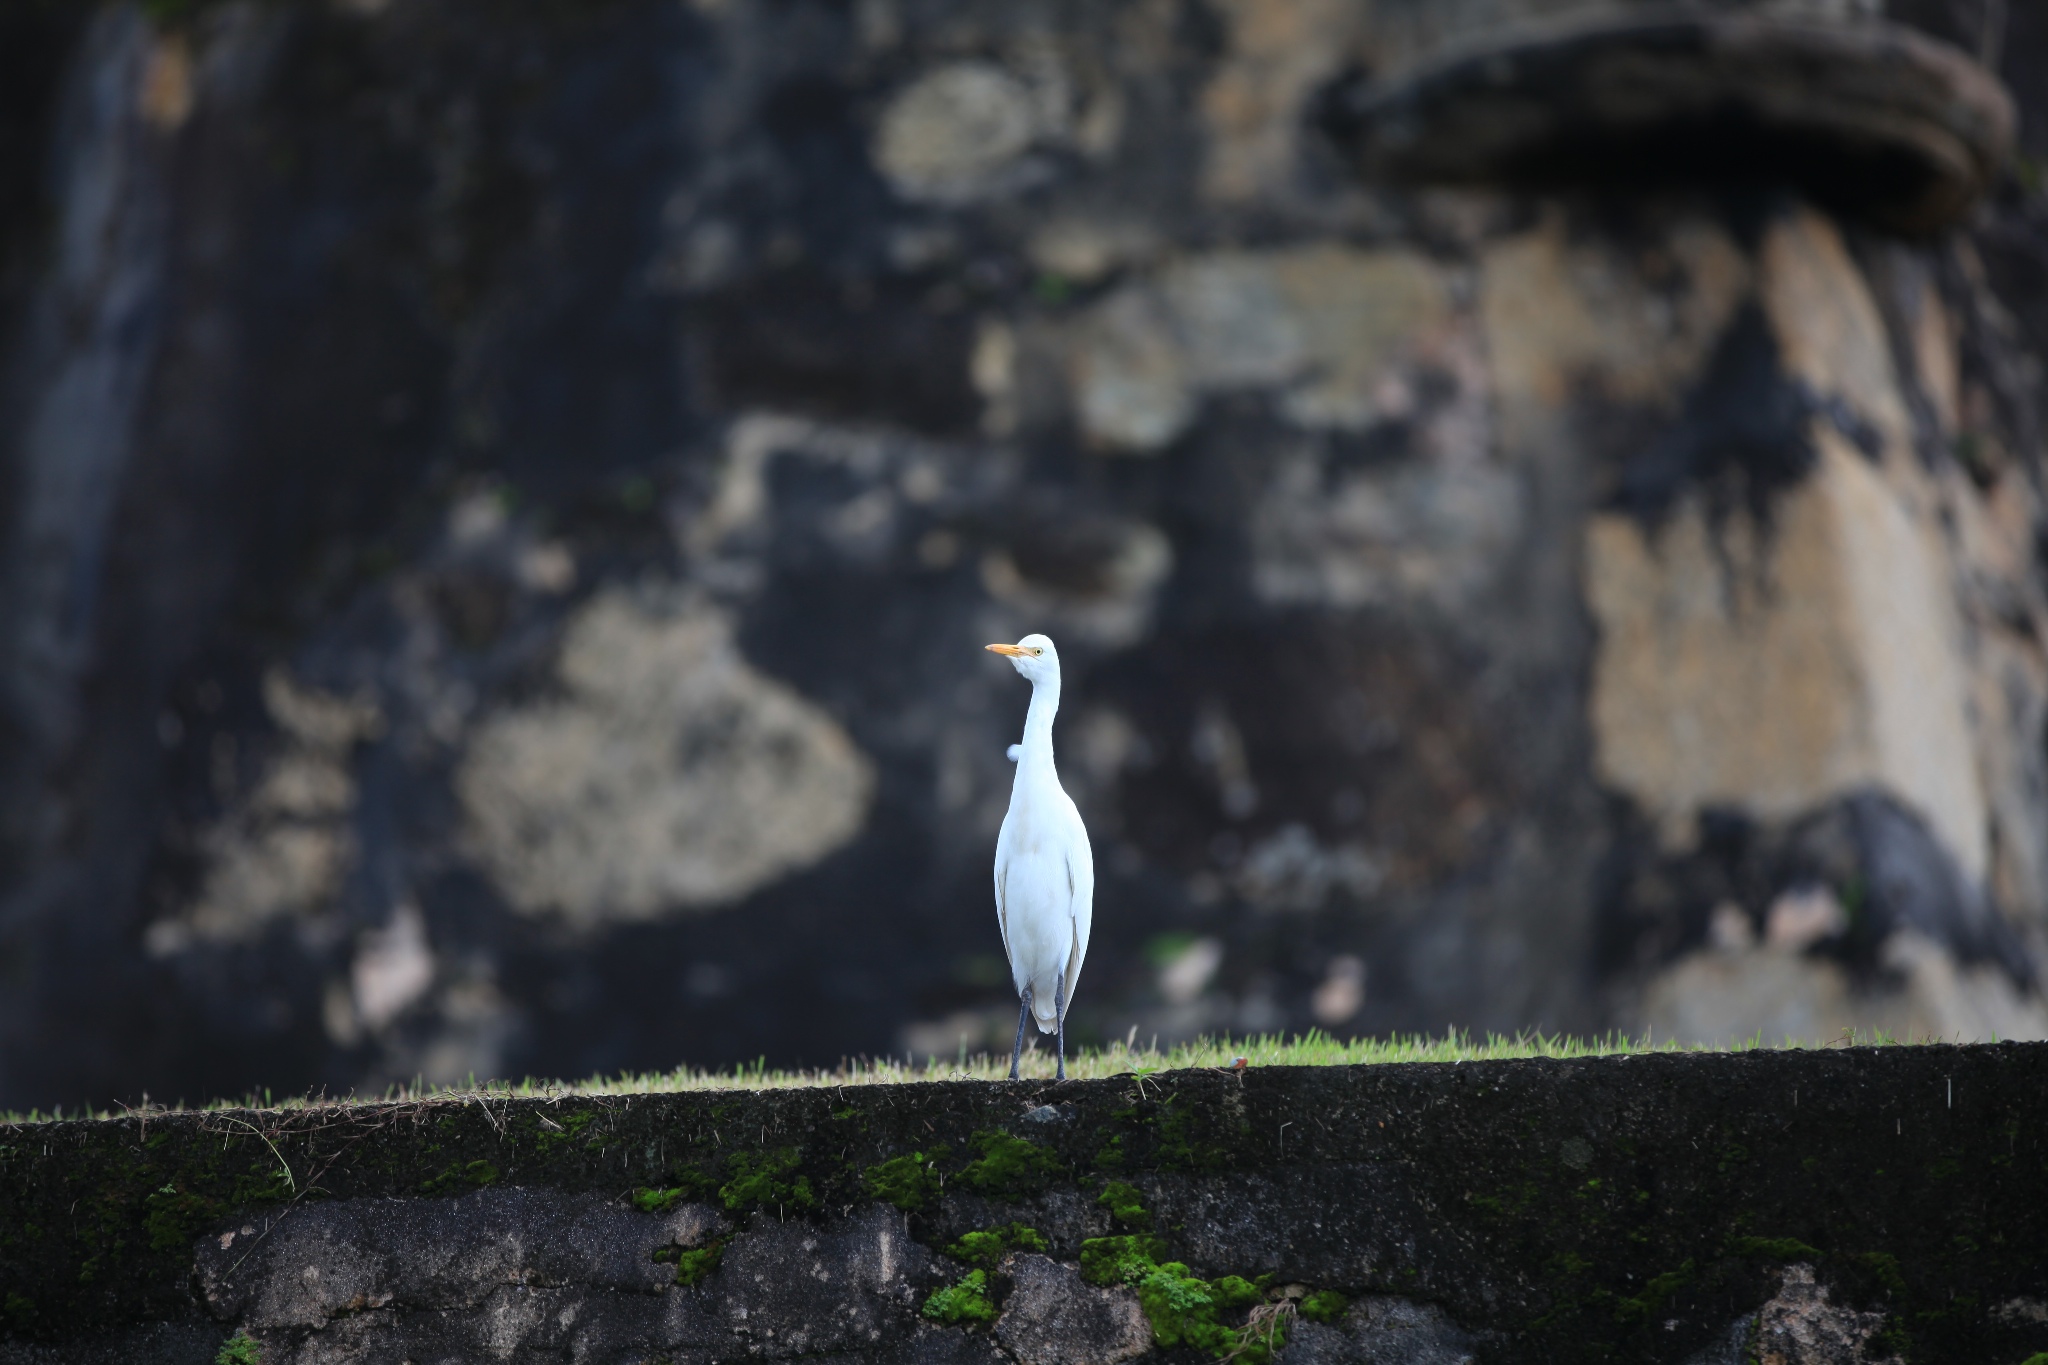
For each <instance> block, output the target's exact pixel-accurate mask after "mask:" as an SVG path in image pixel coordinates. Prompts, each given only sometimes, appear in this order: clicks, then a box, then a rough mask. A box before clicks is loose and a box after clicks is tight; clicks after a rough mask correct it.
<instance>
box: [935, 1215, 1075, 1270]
mask: <svg viewBox="0 0 2048 1365" xmlns="http://www.w3.org/2000/svg"><path fill="white" fill-rule="evenodd" d="M1049 1250H1051V1248H1050V1246H1049V1245H1048V1244H1047V1243H1046V1240H1045V1238H1044V1237H1042V1236H1040V1235H1039V1233H1038V1230H1037V1229H1036V1228H1027V1227H1025V1226H1024V1225H1023V1224H1022V1223H1011V1224H1010V1225H1009V1226H1007V1227H1000V1228H989V1229H987V1230H986V1231H982V1232H970V1233H968V1234H967V1235H966V1236H964V1237H962V1238H961V1239H960V1240H959V1241H957V1242H955V1243H953V1245H951V1246H949V1247H947V1248H946V1254H947V1255H948V1256H951V1257H952V1258H953V1259H954V1260H956V1261H965V1262H967V1264H969V1265H975V1266H980V1267H981V1268H982V1269H984V1270H994V1269H995V1268H996V1264H997V1263H998V1262H999V1261H1001V1260H1002V1259H1003V1257H1004V1256H1006V1255H1008V1254H1009V1253H1010V1252H1012V1251H1049Z"/></svg>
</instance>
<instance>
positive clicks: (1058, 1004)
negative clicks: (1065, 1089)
mask: <svg viewBox="0 0 2048 1365" xmlns="http://www.w3.org/2000/svg"><path fill="white" fill-rule="evenodd" d="M1052 1007H1053V1009H1054V1010H1056V1011H1058V1013H1059V1023H1058V1024H1057V1025H1056V1027H1057V1029H1058V1030H1059V1031H1058V1032H1056V1033H1055V1034H1053V1037H1054V1038H1055V1039H1056V1040H1057V1041H1056V1042H1055V1043H1054V1048H1055V1049H1056V1050H1057V1052H1058V1054H1059V1059H1060V1062H1059V1072H1058V1074H1057V1075H1056V1076H1055V1077H1054V1079H1055V1080H1061V1081H1063V1080H1065V1079H1066V1078H1067V978H1066V977H1065V976H1064V975H1062V976H1061V977H1060V979H1059V980H1057V981H1055V982H1053V984H1052Z"/></svg>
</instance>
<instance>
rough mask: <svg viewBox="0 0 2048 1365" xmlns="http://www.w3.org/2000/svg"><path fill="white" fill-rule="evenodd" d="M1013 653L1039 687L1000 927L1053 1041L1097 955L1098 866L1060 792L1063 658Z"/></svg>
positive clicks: (1029, 648)
mask: <svg viewBox="0 0 2048 1365" xmlns="http://www.w3.org/2000/svg"><path fill="white" fill-rule="evenodd" d="M992 648H995V647H994V646H992ZM1012 649H1014V650H1016V651H1017V652H1016V653H1015V654H1011V655H1010V659H1011V662H1012V663H1014V664H1015V665H1016V666H1017V671H1018V672H1019V673H1021V674H1023V675H1024V676H1025V677H1026V678H1028V679H1030V680H1031V709H1030V712H1029V713H1028V714H1027V715H1026V717H1025V721H1024V742H1023V744H1021V745H1019V746H1016V747H1017V749H1018V753H1017V756H1016V757H1017V773H1016V777H1015V780H1014V781H1013V783H1012V785H1011V787H1010V809H1009V812H1008V813H1007V814H1006V815H1004V817H1003V829H1002V833H1001V834H999V835H998V836H997V837H996V865H995V893H996V922H997V924H998V925H999V926H1000V927H1001V929H1002V934H1003V950H1004V951H1005V952H1006V953H1008V954H1009V958H1010V977H1011V980H1012V981H1013V982H1014V983H1015V985H1016V987H1017V994H1018V995H1019V996H1020V997H1022V998H1025V999H1028V1000H1029V1002H1030V1007H1031V1016H1032V1019H1033V1020H1034V1021H1035V1022H1036V1023H1037V1025H1038V1027H1039V1031H1040V1032H1043V1033H1052V1032H1054V1031H1055V1030H1057V1029H1058V1028H1059V1024H1060V1006H1061V1004H1072V1002H1073V999H1074V987H1075V984H1076V983H1077V982H1078V981H1079V980H1080V978H1081V963H1082V961H1083V959H1085V958H1086V957H1087V955H1088V929H1089V925H1090V922H1091V920H1092V918H1093V914H1094V904H1095V860H1094V857H1093V855H1092V854H1091V853H1090V851H1089V848H1088V830H1087V828H1086V827H1085V826H1084V825H1082V823H1081V813H1080V811H1078V810H1076V809H1075V808H1074V803H1073V801H1072V799H1071V798H1069V797H1068V796H1067V793H1066V791H1065V789H1064V788H1062V787H1061V786H1060V779H1059V772H1058V769H1057V768H1056V767H1055V766H1054V763H1053V755H1052V721H1053V716H1054V714H1055V713H1056V712H1057V711H1058V709H1059V702H1060V674H1059V656H1058V654H1057V653H1056V652H1054V650H1053V647H1052V641H1050V640H1048V639H1046V638H1045V637H1044V636H1043V635H1028V636H1026V637H1025V638H1024V639H1023V640H1021V641H1020V642H1018V644H1017V645H1014V646H1003V647H1001V649H1000V650H999V652H1003V653H1009V651H1010V650H1012Z"/></svg>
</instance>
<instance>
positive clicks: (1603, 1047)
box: [0, 1029, 1939, 1123]
mask: <svg viewBox="0 0 2048 1365" xmlns="http://www.w3.org/2000/svg"><path fill="white" fill-rule="evenodd" d="M1901 1041H1902V1040H1900V1039H1897V1038H1893V1037H1891V1036H1890V1035H1888V1034H1885V1033H1881V1032H1880V1033H1876V1034H1871V1035H1847V1034H1845V1035H1844V1036H1843V1037H1841V1038H1838V1039H1835V1040H1832V1041H1831V1042H1828V1043H1825V1044H1819V1043H1805V1042H1800V1041H1798V1040H1795V1039H1789V1038H1788V1039H1786V1040H1785V1041H1784V1042H1783V1043H1782V1044H1776V1045H1773V1044H1768V1043H1765V1042H1763V1040H1762V1039H1761V1038H1751V1039H1750V1040H1749V1041H1747V1042H1745V1043H1741V1044H1738V1045H1737V1046H1735V1047H1733V1048H1722V1047H1705V1046H1684V1045H1681V1044H1678V1043H1673V1042H1668V1041H1662V1040H1658V1041H1652V1040H1650V1039H1647V1038H1629V1037H1626V1036H1624V1035H1621V1034H1610V1035H1607V1036H1606V1037H1601V1038H1567V1037H1553V1036H1549V1035H1545V1034H1521V1035H1517V1036H1514V1037H1503V1036H1501V1035H1499V1034H1489V1035H1488V1036H1487V1037H1486V1038H1485V1039H1484V1040H1480V1039H1476V1038H1474V1037H1472V1036H1471V1035H1470V1034H1468V1033H1464V1032H1460V1031H1458V1030H1455V1029H1454V1030H1451V1031H1450V1032H1447V1033H1445V1034H1444V1035H1443V1036H1442V1037H1440V1038H1431V1037H1427V1036H1423V1035H1420V1034H1418V1035H1413V1036H1408V1037H1399V1036H1397V1037H1393V1038H1357V1039H1336V1038H1332V1037H1330V1036H1329V1035H1327V1034H1325V1033H1323V1032H1321V1031H1319V1030H1311V1031H1310V1032H1308V1033H1305V1034H1300V1035H1296V1036H1294V1037H1291V1038H1290V1037H1282V1036H1280V1035H1277V1034H1261V1035H1260V1036H1258V1037H1255V1038H1238V1039H1232V1038H1228V1037H1224V1038H1201V1039H1197V1040H1196V1041H1194V1042H1191V1043H1176V1044H1173V1045H1172V1046H1169V1047H1164V1048H1162V1047H1159V1046H1156V1045H1151V1046H1145V1045H1125V1044H1121V1043H1116V1044H1111V1045H1110V1046H1108V1047H1100V1048H1084V1049H1081V1050H1078V1051H1077V1052H1075V1053H1074V1054H1073V1055H1071V1056H1069V1057H1068V1058H1067V1075H1068V1076H1069V1077H1070V1078H1073V1079H1077V1080H1100V1079H1103V1078H1106V1077H1110V1076H1129V1075H1133V1074H1136V1075H1139V1076H1149V1075H1152V1074H1154V1073H1157V1072H1168V1071H1184V1070H1191V1069H1198V1068H1210V1069H1227V1068H1229V1067H1230V1066H1232V1065H1233V1064H1234V1063H1235V1062H1236V1060H1237V1059H1238V1058H1240V1057H1242V1058H1243V1059H1244V1061H1245V1064H1246V1065H1247V1066H1252V1067H1267V1066H1384V1065H1389V1064H1393V1063H1399V1062H1476V1061H1507V1060H1515V1059H1518V1058H1527V1057H1609V1056H1616V1055H1620V1054H1641V1053H1651V1052H1729V1051H1734V1052H1748V1051H1754V1050H1758V1049H1765V1048H1770V1047H1773V1046H1777V1047H1784V1048H1805V1047H1820V1046H1826V1047H1844V1046H1873V1045H1875V1046H1892V1045H1897V1044H1899V1043H1900V1042H1901ZM1930 1041H1939V1040H1930ZM1009 1069H1010V1059H1009V1058H1008V1057H1000V1056H994V1055H990V1054H981V1055H976V1056H970V1057H968V1058H966V1059H965V1060H964V1061H961V1060H957V1059H954V1058H950V1057H949V1058H938V1057H927V1058H926V1059H925V1060H924V1061H923V1062H921V1063H920V1062H917V1061H914V1060H911V1059H907V1058H865V1057H862V1058H854V1059H850V1060H847V1061H844V1062H841V1063H840V1064H839V1065H838V1066H837V1067H833V1068H831V1069H822V1068H821V1069H818V1070H811V1071H806V1070H790V1071H777V1070H770V1069H769V1068H768V1066H767V1065H766V1064H765V1063H762V1062H756V1063H754V1064H753V1065H751V1066H741V1067H737V1068H735V1069H733V1070H731V1071H708V1070H701V1069H697V1068H692V1067H682V1068H679V1069H677V1070H675V1071H662V1072H637V1073H628V1074H622V1075H618V1076H593V1077H591V1078H590V1079H588V1080H584V1081H573V1082H563V1081H545V1080H533V1079H528V1080H523V1081H477V1080H475V1079H474V1078H472V1079H471V1080H470V1081H469V1082H468V1083H467V1084H464V1085H452V1086H434V1085H424V1084H414V1085H410V1086H398V1087H393V1088H392V1089H390V1090H387V1091H385V1092H384V1093H383V1094H380V1095H351V1096H346V1097H343V1098H342V1099H341V1100H339V1101H337V1100H336V1099H335V1098H333V1097H329V1096H308V1097H304V1098H298V1099H285V1100H282V1101H279V1100H275V1099H273V1098H272V1097H271V1095H270V1094H269V1092H267V1091H266V1092H264V1093H263V1094H261V1095H249V1096H246V1097H244V1098H243V1099H241V1100H236V1101H216V1102H214V1103H212V1104H208V1105H203V1106H182V1105H177V1106H171V1108H173V1109H181V1108H186V1107H193V1108H204V1109H208V1110H216V1109H294V1108H304V1107H306V1106H308V1105H322V1104H333V1103H337V1102H342V1103H415V1102H419V1101H422V1100H456V1099H465V1098H474V1097H480V1096H481V1097H488V1098H492V1099H502V1098H506V1097H512V1098H520V1097H533V1098H541V1099H547V1098H553V1097H555V1096H558V1095H651V1094H665V1093H669V1092H673V1091H692V1090H786V1089H792V1088H798V1087H805V1086H848V1085H901V1084H905V1083H909V1082H914V1081H950V1080H977V1081H994V1080H1001V1079H1003V1078H1004V1077H1005V1076H1007V1075H1008V1074H1009ZM1023 1073H1024V1075H1025V1077H1026V1078H1027V1079H1030V1080H1039V1081H1045V1080H1051V1079H1052V1074H1053V1058H1052V1054H1051V1053H1050V1052H1049V1051H1043V1050H1036V1049H1033V1050H1027V1051H1026V1052H1025V1054H1024V1065H1023ZM120 1112H122V1111H120V1110H114V1111H107V1110H100V1111H94V1112H90V1113H86V1112H79V1111H73V1112H69V1113H67V1112H64V1111H61V1110H60V1111H55V1112H44V1111H41V1110H30V1111H29V1112H28V1113H25V1114H23V1113H10V1114H0V1123H39V1122H50V1121H53V1120H58V1119H80V1118H109V1117H114V1116H116V1115H117V1114H118V1113H120ZM151 1112H153V1113H155V1112H163V1106H152V1107H151Z"/></svg>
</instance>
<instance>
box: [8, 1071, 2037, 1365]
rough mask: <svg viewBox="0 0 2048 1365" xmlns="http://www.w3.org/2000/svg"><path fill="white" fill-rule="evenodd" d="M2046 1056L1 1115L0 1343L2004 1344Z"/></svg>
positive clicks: (1430, 1353)
mask: <svg viewBox="0 0 2048 1365" xmlns="http://www.w3.org/2000/svg"><path fill="white" fill-rule="evenodd" d="M2044 1066H2048V1046H2044V1045H2042V1044H2001V1045H1996V1046H1979V1047H1968V1048H1955V1047H1941V1046H1924V1047H1895V1048H1888V1049H1881V1050H1872V1049H1855V1050H1834V1051H1825V1050H1824V1051H1817V1052H1776V1053H1772V1052H1753V1053H1747V1054H1670V1053H1666V1054H1653V1055H1643V1056H1635V1057H1615V1058H1606V1059H1600V1060H1589V1061H1577V1062H1505V1063H1473V1064H1466V1065H1461V1066H1387V1067H1370V1068H1327V1069H1308V1068H1275V1069H1264V1070H1261V1069H1257V1068H1254V1069H1252V1070H1251V1071H1249V1072H1246V1073H1242V1074H1237V1073H1228V1072H1173V1073H1162V1074H1159V1075H1155V1076H1150V1077H1145V1078H1142V1079H1141V1078H1139V1077H1135V1076H1130V1077H1122V1078H1114V1079H1111V1080H1106V1081H1091V1082H1077V1083H1069V1084H1063V1085H1050V1084H1044V1083H1036V1082H1027V1083H1023V1084H1021V1085H1004V1084H986V1083H941V1084H927V1085H917V1086H896V1087H862V1088H849V1089H847V1090H845V1091H843V1092H838V1091H832V1090H810V1091H783V1092H752V1093H747V1092H729V1093H724V1094H692V1095H639V1096H632V1097H626V1096H617V1097H611V1098H608V1099H591V1098H585V1099H576V1098H563V1099H559V1100H552V1101H542V1100H506V1099H491V1100H489V1101H488V1102H487V1103H486V1102H484V1101H482V1100H472V1101H468V1102H462V1101H443V1102H438V1103H431V1104H406V1105H383V1106H353V1107H345V1106H333V1107H327V1108H321V1109H309V1110H296V1111H283V1110H243V1111H223V1112H219V1113H214V1114H162V1113H158V1114H152V1115H150V1116H148V1119H147V1122H146V1123H145V1122H144V1119H143V1118H142V1117H141V1116H131V1117H128V1118H124V1119H121V1120H114V1121H104V1122H98V1123H75V1122H74V1123H39V1124H26V1125H19V1126H14V1127H11V1128H7V1129H0V1285H5V1286H6V1290H5V1298H4V1300H0V1305H4V1307H0V1313H4V1316H0V1362H4V1365H31V1363H33V1365H59V1363H60V1362H61V1363H63V1365H69V1363H70V1362H82V1361H99V1360H116V1359H118V1360H122V1361H125V1362H130V1363H131V1365H132V1363H133V1362H146V1361H160V1362H165V1363H166V1365H169V1363H171V1362H193V1363H194V1365H198V1362H204V1361H209V1360H212V1359H213V1355H214V1353H215V1352H216V1351H217V1350H218V1349H219V1347H220V1344H221V1342H222V1341H223V1340H226V1339H228V1338H230V1337H231V1336H235V1335H240V1336H246V1337H247V1338H249V1339H251V1340H252V1341H254V1342H255V1343H257V1344H258V1345H259V1346H260V1349H261V1351H262V1355H263V1359H265V1360H267V1361H271V1362H274V1363H277V1365H283V1363H284V1362H299V1361H329V1360H333V1361H341V1360H350V1361H357V1360H367V1361H389V1362H394V1365H395V1362H399V1361H403V1360H450V1359H463V1360H467V1359H481V1358H494V1359H502V1360H510V1361H520V1362H524V1361H536V1362H537V1361H543V1360H560V1359H563V1358H565V1357H567V1358H571V1359H576V1360H591V1361H616V1362H634V1361H655V1360H689V1361H701V1362H722V1361H738V1360H744V1359H796V1358H817V1357H824V1358H829V1359H845V1360H861V1361H876V1362H881V1361H923V1362H932V1363H933V1365H938V1363H939V1362H991V1363H992V1362H998V1361H1017V1362H1024V1365H1116V1363H1117V1362H1122V1361H1128V1360H1137V1359H1141V1358H1142V1359H1146V1360H1157V1361H1160V1362H1162V1365H1163V1363H1164V1362H1168V1361H1188V1360H1198V1359H1214V1358H1216V1357H1217V1356H1218V1355H1222V1354H1227V1353H1228V1349H1230V1348H1232V1347H1234V1346H1236V1345H1242V1344H1245V1342H1246V1341H1247V1340H1248V1338H1247V1337H1246V1336H1242V1335H1233V1336H1231V1337H1228V1338H1221V1339H1217V1338H1212V1339H1210V1340H1209V1341H1208V1343H1207V1344H1206V1345H1203V1346H1202V1349H1199V1350H1191V1349H1190V1347H1191V1345H1193V1344H1200V1343H1201V1342H1202V1341H1203V1338H1201V1337H1199V1336H1195V1335H1192V1334H1191V1333H1192V1332H1193V1331H1194V1330H1195V1329H1197V1328H1199V1327H1200V1326H1201V1325H1202V1322H1203V1317H1202V1315H1201V1313H1199V1312H1197V1313H1196V1314H1195V1316H1192V1317H1191V1316H1190V1312H1191V1311H1192V1310H1198V1309H1200V1308H1201V1306H1202V1305H1203V1304H1207V1305H1209V1307H1208V1309H1207V1310H1206V1315H1207V1319H1206V1320H1207V1322H1208V1324H1209V1326H1210V1327H1211V1328H1212V1329H1218V1330H1227V1331H1228V1332H1230V1333H1233V1334H1238V1333H1244V1332H1246V1331H1247V1330H1248V1329H1251V1328H1253V1327H1254V1325H1255V1324H1261V1323H1262V1324H1264V1327H1263V1331H1264V1335H1263V1336H1260V1337H1258V1340H1259V1341H1261V1342H1265V1343H1268V1344H1273V1343H1276V1342H1277V1341H1278V1340H1279V1338H1280V1337H1284V1342H1285V1344H1284V1349H1283V1350H1282V1351H1281V1352H1280V1354H1279V1355H1278V1357H1277V1358H1278V1360H1279V1361H1281V1362H1282V1363H1283V1365H1303V1362H1307V1363H1308V1365H1322V1363H1324V1362H1340V1361H1341V1362H1356V1361H1365V1362H1373V1363H1375V1365H1396V1363H1397V1362H1398V1363H1399V1365H1459V1363H1461V1362H1474V1363H1475V1365H1476V1363H1479V1362H1489V1363H1490V1362H1503V1363H1512V1365H1525V1363H1527V1362H1549V1361H1556V1362H1584V1361H1601V1360H1611V1361H1655V1362H1668V1365H1739V1362H1753V1361H1765V1360H1769V1361H1780V1362H1784V1363H1785V1365H1876V1362H1880V1361H1888V1360H1912V1361H1925V1362H1936V1363H1937V1365H1946V1363H1947V1362H1956V1363H1957V1365H1961V1362H1966V1361H1987V1360H1992V1361H2020V1360H2023V1359H2026V1358H2028V1357H2029V1355H2030V1353H2032V1352H2035V1351H2039V1350H2043V1349H2048V1279H2044V1275H2043V1270H2042V1265H2041V1258H2040V1256H2039V1255H2038V1253H2037V1251H2036V1248H2037V1247H2038V1246H2039V1245H2040V1243H2041V1240H2042V1238H2043V1237H2044V1236H2048V1222H2044V1220H2048V1149H2044V1140H2043V1136H2042V1135H2043V1133H2048V1122H2044V1119H2048V1085H2044V1084H2043V1079H2044V1078H2043V1075H2042V1071H2043V1067H2044ZM1046 1107H1052V1108H1056V1109H1058V1110H1061V1111H1063V1112H1064V1118H1063V1119H1062V1120H1061V1121H1059V1122H1057V1123H1054V1122H1047V1121H1045V1120H1044V1119H1043V1118H1034V1117H1033V1115H1035V1114H1038V1113H1040V1112H1041V1111H1042V1110H1043V1109H1044V1108H1046ZM878 1194H879V1195H882V1196H885V1197H886V1200H887V1202H878V1201H877V1198H876V1196H877V1195H878ZM1233 1277H1235V1278H1233ZM1219 1305H1220V1306H1219ZM1217 1340H1221V1342H1222V1344H1221V1345H1220V1346H1218V1345H1217V1344H1216V1342H1217Z"/></svg>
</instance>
